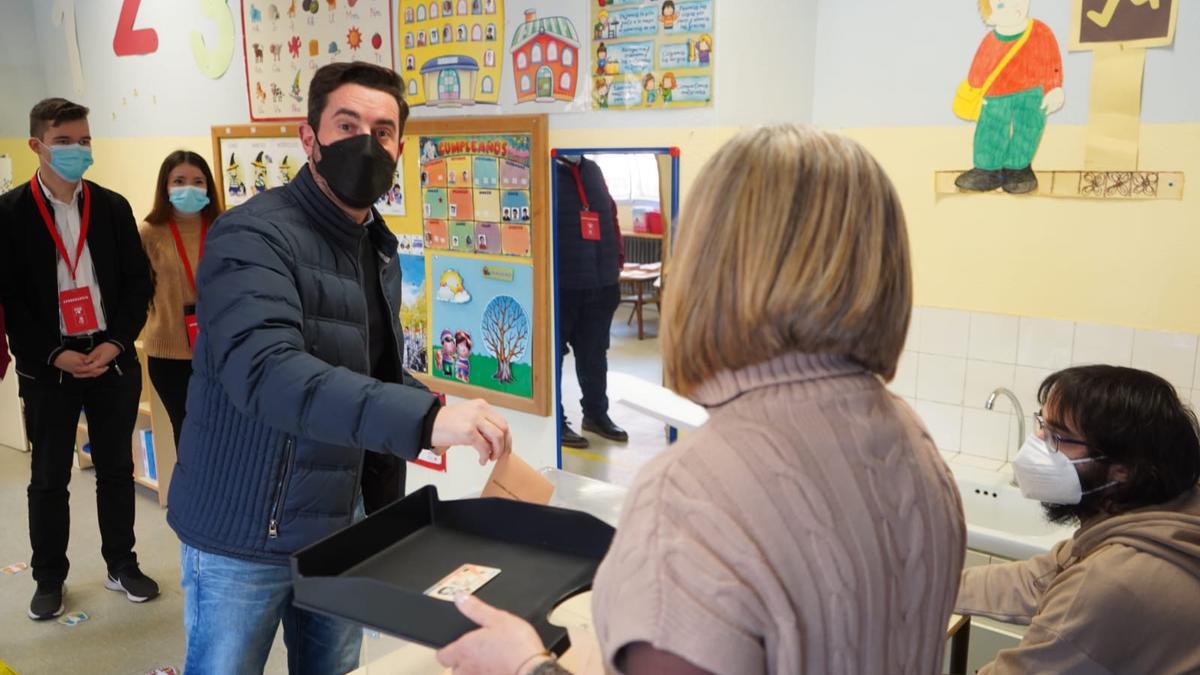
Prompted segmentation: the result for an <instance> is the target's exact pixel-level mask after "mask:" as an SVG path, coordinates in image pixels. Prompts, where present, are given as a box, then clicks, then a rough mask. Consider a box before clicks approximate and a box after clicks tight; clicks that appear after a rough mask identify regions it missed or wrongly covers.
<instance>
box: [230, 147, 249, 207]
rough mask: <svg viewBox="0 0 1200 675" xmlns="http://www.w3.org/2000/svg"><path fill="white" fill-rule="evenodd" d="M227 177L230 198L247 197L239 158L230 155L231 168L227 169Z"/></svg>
mask: <svg viewBox="0 0 1200 675" xmlns="http://www.w3.org/2000/svg"><path fill="white" fill-rule="evenodd" d="M225 175H226V176H227V177H228V178H229V187H228V188H227V189H228V192H229V196H230V197H245V196H246V184H245V183H243V182H242V167H241V165H240V164H238V162H237V156H236V155H234V154H233V153H232V152H231V153H229V166H227V167H225Z"/></svg>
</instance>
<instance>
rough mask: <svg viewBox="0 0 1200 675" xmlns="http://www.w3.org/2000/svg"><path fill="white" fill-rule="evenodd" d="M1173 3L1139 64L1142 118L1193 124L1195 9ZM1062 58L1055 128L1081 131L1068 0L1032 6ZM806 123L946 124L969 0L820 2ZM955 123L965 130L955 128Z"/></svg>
mask: <svg viewBox="0 0 1200 675" xmlns="http://www.w3.org/2000/svg"><path fill="white" fill-rule="evenodd" d="M1176 1H1177V2H1179V4H1180V8H1179V24H1178V29H1177V32H1176V37H1175V44H1174V45H1173V46H1172V47H1169V48H1160V49H1151V50H1149V53H1148V54H1147V57H1146V76H1145V87H1144V93H1143V99H1142V120H1143V121H1144V122H1147V123H1162V122H1195V121H1200V2H1197V1H1196V0H1176ZM1032 5H1033V16H1034V17H1035V18H1037V19H1040V20H1041V21H1043V22H1045V23H1046V24H1047V25H1049V26H1050V28H1051V29H1052V30H1053V31H1054V33H1055V35H1056V36H1057V37H1058V40H1059V44H1060V46H1061V47H1062V49H1063V51H1064V63H1063V65H1064V77H1065V84H1064V88H1065V90H1066V94H1067V103H1066V106H1065V107H1064V109H1063V110H1062V111H1061V112H1059V113H1058V114H1057V115H1055V116H1053V117H1052V118H1051V122H1052V123H1055V124H1086V123H1087V109H1088V97H1089V93H1090V79H1091V65H1092V55H1091V53H1090V52H1067V51H1066V49H1067V47H1066V44H1067V39H1068V35H1069V33H1070V7H1071V2H1070V0H1033V3H1032ZM817 26H818V30H817V58H816V88H815V94H814V102H815V108H814V120H815V121H816V123H817V124H819V125H822V126H831V127H891V126H918V125H944V124H955V123H957V122H956V118H955V117H954V116H953V115H952V114H951V112H950V101H951V98H952V97H953V95H954V90H955V87H957V85H958V83H959V82H960V81H961V80H962V79H963V78H964V77H965V76H966V73H967V70H968V69H969V68H970V65H971V58H972V57H973V56H974V54H975V49H976V48H977V47H978V46H979V41H980V39H982V37H983V36H984V35H985V34H986V31H987V28H986V27H985V26H984V25H983V23H982V21H981V20H980V18H979V14H978V11H977V4H976V2H975V0H924V1H923V2H882V1H880V0H821V2H820V3H819V8H818V22H817ZM962 124H966V123H965V122H962Z"/></svg>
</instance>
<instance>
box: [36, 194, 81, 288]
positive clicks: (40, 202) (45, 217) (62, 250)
mask: <svg viewBox="0 0 1200 675" xmlns="http://www.w3.org/2000/svg"><path fill="white" fill-rule="evenodd" d="M80 185H82V186H83V216H82V217H81V218H80V220H79V241H77V242H76V243H75V262H74V264H72V263H71V256H69V255H68V254H67V247H66V245H64V244H63V239H62V235H60V234H59V233H58V226H57V225H55V223H54V218H52V217H51V216H50V209H48V208H47V207H46V198H45V197H44V196H42V186H41V181H40V180H39V179H38V176H37V174H36V173H34V174H33V179H32V180H30V181H29V187H30V189H31V190H32V191H33V201H35V202H37V207H38V211H40V212H41V214H42V221H44V222H45V223H46V229H47V230H49V231H50V238H51V239H53V240H54V247H55V248H56V249H58V254H59V255H60V256H62V259H63V262H65V263H67V270H68V271H69V272H70V273H71V281H72V282H74V281H75V271H76V270H78V269H79V258H80V257H82V256H83V247H84V246H85V245H87V235H88V224H89V223H91V221H92V193H91V191H90V190H88V186H87V183H84V182H83V181H80ZM73 201H74V200H72V202H73ZM73 207H74V204H72V208H73Z"/></svg>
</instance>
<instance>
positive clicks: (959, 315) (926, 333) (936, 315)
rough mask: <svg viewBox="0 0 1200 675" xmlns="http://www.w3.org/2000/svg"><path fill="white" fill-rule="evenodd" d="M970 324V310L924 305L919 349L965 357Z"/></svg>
mask: <svg viewBox="0 0 1200 675" xmlns="http://www.w3.org/2000/svg"><path fill="white" fill-rule="evenodd" d="M970 325H971V314H970V312H964V311H962V310H957V309H939V308H937V307H924V308H922V310H921V333H920V334H921V340H920V346H919V347H918V349H917V351H919V352H921V353H923V354H937V355H940V356H957V357H959V358H964V357H966V355H967V342H968V338H969V336H970Z"/></svg>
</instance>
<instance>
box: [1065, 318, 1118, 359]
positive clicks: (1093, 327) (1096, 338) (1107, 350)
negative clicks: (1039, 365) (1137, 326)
mask: <svg viewBox="0 0 1200 675" xmlns="http://www.w3.org/2000/svg"><path fill="white" fill-rule="evenodd" d="M1132 362H1133V329H1132V328H1127V327H1125V326H1112V325H1108V324H1101V323H1078V324H1075V349H1074V352H1073V353H1072V355H1071V363H1072V364H1075V365H1083V364H1094V363H1105V364H1108V365H1110V366H1128V365H1129V364H1130V363H1132Z"/></svg>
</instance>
